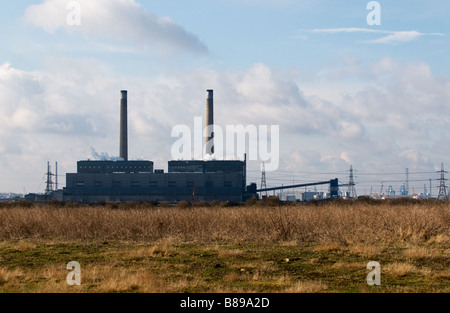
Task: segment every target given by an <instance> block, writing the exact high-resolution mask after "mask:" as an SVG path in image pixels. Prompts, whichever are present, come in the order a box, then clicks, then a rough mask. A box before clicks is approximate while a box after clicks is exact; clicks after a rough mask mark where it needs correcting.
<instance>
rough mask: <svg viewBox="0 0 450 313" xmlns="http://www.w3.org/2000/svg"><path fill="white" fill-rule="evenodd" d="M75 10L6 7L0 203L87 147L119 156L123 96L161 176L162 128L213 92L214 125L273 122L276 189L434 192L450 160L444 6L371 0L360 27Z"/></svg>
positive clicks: (252, 14) (34, 4)
mask: <svg viewBox="0 0 450 313" xmlns="http://www.w3.org/2000/svg"><path fill="white" fill-rule="evenodd" d="M69 2H70V1H63V0H45V1H44V0H36V1H4V0H1V1H0V3H1V7H2V10H0V21H1V27H0V35H1V38H2V42H3V44H2V47H1V48H0V111H1V112H0V113H1V115H2V118H1V119H0V123H1V124H0V138H2V141H1V144H0V155H1V158H0V174H1V177H2V180H1V181H0V190H1V191H4V192H23V191H24V190H25V191H26V192H40V191H43V189H44V186H43V184H42V176H43V174H44V172H45V169H46V162H47V161H51V162H52V163H53V162H55V161H58V162H59V164H60V169H59V170H60V174H61V175H62V176H61V178H60V182H61V183H62V184H64V182H65V179H64V174H65V173H66V172H73V171H74V170H75V168H76V161H77V160H80V159H85V158H87V157H92V148H93V149H95V151H97V153H108V154H109V155H111V156H114V155H116V154H118V147H117V146H118V129H117V125H118V122H117V121H118V103H119V97H120V90H121V89H127V90H129V94H130V134H131V136H132V138H131V140H130V154H131V157H132V158H145V159H150V160H153V161H154V162H155V166H156V167H158V168H164V167H165V166H166V163H167V161H168V160H169V159H170V158H171V155H170V148H171V145H172V144H173V142H174V139H173V138H171V136H170V134H171V129H172V128H173V127H174V126H175V125H178V124H186V125H193V118H194V116H203V115H204V110H205V108H204V103H205V99H204V98H205V90H206V89H210V88H211V89H214V90H215V93H216V122H217V123H218V124H219V125H222V126H225V125H229V124H243V125H248V124H255V125H280V167H279V169H278V171H276V172H272V173H268V174H267V179H268V185H269V186H271V185H272V186H273V185H279V184H286V183H292V182H311V181H315V180H323V179H331V178H334V177H330V176H336V177H338V178H339V179H341V181H345V180H347V179H348V177H347V176H348V169H349V168H350V165H353V168H355V170H358V172H357V174H356V175H357V176H358V177H357V178H356V180H357V182H358V183H359V184H358V186H357V188H358V189H357V190H358V193H364V192H366V193H368V192H369V191H370V189H371V188H373V189H374V190H376V189H377V190H379V188H380V185H381V184H382V183H383V185H386V186H388V185H390V184H391V185H393V187H394V189H396V190H398V189H399V187H400V185H401V184H402V182H401V181H403V180H405V175H404V174H403V173H404V172H405V168H409V170H410V173H411V175H410V178H411V179H413V178H414V177H416V178H417V179H415V180H416V181H417V182H414V183H415V189H418V190H420V191H422V190H423V185H424V183H426V181H427V180H428V179H430V178H431V179H433V193H434V194H436V192H437V190H436V184H437V182H436V181H435V179H437V178H438V176H437V174H433V172H434V171H436V170H438V169H440V165H441V163H442V162H444V164H445V163H446V162H449V161H450V160H449V159H448V155H449V152H450V148H448V147H447V142H448V140H449V136H448V133H449V131H450V119H449V118H448V117H447V116H449V113H450V108H449V104H450V92H449V90H450V88H449V87H450V75H449V74H450V70H449V69H450V57H449V53H450V37H449V30H450V19H449V18H448V14H449V13H450V3H449V2H448V1H379V3H380V5H381V25H368V24H367V15H368V14H369V13H370V11H369V10H367V4H368V3H369V1H366V0H364V1H361V0H350V1H334V0H333V1H332V0H327V1H309V0H297V1H296V0H282V1H268V0H261V1H257V0H241V1H235V0H227V1H225V0H215V1H214V0H213V1H200V0H198V1H175V0H169V1H137V0H108V1H106V0H97V1H87V0H82V1H78V3H79V4H80V8H81V15H80V18H81V25H79V26H78V25H74V26H72V25H68V24H67V21H66V17H67V15H68V14H69V13H70V11H69V10H67V8H66V5H67V3H69ZM116 122H117V123H116ZM259 163H260V162H256V161H255V162H253V163H252V164H251V167H250V172H249V177H250V180H252V181H256V182H257V183H259V179H260V173H259V172H258V168H259ZM389 173H390V174H389ZM416 173H417V174H416ZM375 174H376V175H375ZM415 175H416V176H415ZM410 185H412V183H411V184H410Z"/></svg>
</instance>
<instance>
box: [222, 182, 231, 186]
mask: <svg viewBox="0 0 450 313" xmlns="http://www.w3.org/2000/svg"><path fill="white" fill-rule="evenodd" d="M223 185H224V186H225V187H232V184H231V181H226V182H224V184H223Z"/></svg>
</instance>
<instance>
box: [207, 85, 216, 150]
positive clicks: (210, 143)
mask: <svg viewBox="0 0 450 313" xmlns="http://www.w3.org/2000/svg"><path fill="white" fill-rule="evenodd" d="M206 127H214V91H213V90H207V99H206ZM208 129H209V128H208ZM212 130H214V128H212ZM206 154H210V155H213V154H214V132H211V136H209V137H207V138H206Z"/></svg>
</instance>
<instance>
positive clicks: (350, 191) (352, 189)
mask: <svg viewBox="0 0 450 313" xmlns="http://www.w3.org/2000/svg"><path fill="white" fill-rule="evenodd" d="M355 185H356V184H355V180H354V179H353V165H350V176H349V180H348V197H349V198H353V199H356V198H357V195H356V189H355Z"/></svg>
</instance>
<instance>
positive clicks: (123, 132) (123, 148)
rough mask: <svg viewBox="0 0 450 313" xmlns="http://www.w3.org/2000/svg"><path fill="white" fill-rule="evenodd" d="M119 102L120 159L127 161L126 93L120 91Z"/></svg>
mask: <svg viewBox="0 0 450 313" xmlns="http://www.w3.org/2000/svg"><path fill="white" fill-rule="evenodd" d="M121 93H122V99H121V100H120V157H121V158H122V159H124V160H125V161H128V93H127V91H126V90H122V91H121Z"/></svg>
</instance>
